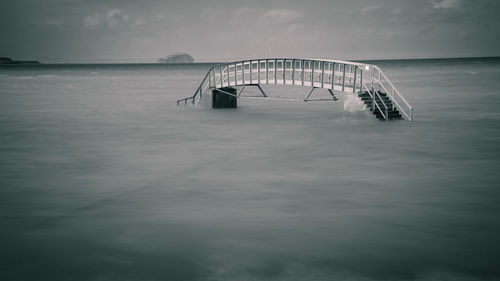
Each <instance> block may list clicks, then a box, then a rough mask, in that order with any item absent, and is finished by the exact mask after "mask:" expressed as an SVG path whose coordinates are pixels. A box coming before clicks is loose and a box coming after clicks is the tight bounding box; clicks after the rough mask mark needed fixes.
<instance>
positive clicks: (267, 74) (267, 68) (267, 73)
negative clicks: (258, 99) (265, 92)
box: [266, 59, 269, 84]
mask: <svg viewBox="0 0 500 281" xmlns="http://www.w3.org/2000/svg"><path fill="white" fill-rule="evenodd" d="M266 84H269V60H268V59H266Z"/></svg>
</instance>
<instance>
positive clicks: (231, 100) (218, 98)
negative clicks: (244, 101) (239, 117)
mask: <svg viewBox="0 0 500 281" xmlns="http://www.w3.org/2000/svg"><path fill="white" fill-rule="evenodd" d="M227 93H229V94H230V95H228V94H227ZM236 94H237V89H235V88H231V87H224V88H220V89H213V90H212V108H236V107H237V106H238V102H237V98H236Z"/></svg>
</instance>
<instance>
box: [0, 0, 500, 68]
mask: <svg viewBox="0 0 500 281" xmlns="http://www.w3.org/2000/svg"><path fill="white" fill-rule="evenodd" d="M499 11H500V1H497V0H345V1H335V0H288V1H285V0H265V1H264V0H262V1H260V0H253V1H251V0H246V1H245V0H217V1H216V0H204V1H202V0H199V1H191V0H163V1H162V0H142V1H137V0H121V1H120V0H44V1H40V0H2V3H1V9H0V38H1V39H0V40H1V41H0V42H1V43H0V56H6V57H12V58H16V59H38V60H41V61H43V62H56V61H57V62H61V61H68V62H71V61H74V62H76V61H99V60H103V59H104V60H106V61H110V60H117V61H120V60H122V61H156V59H157V58H159V57H162V56H166V55H168V54H171V53H174V52H186V53H189V54H191V55H192V56H193V57H194V58H195V60H196V61H225V60H233V59H239V58H250V57H285V56H286V57H318V58H337V59H353V58H355V59H356V58H357V59H369V58H413V57H457V56H458V57H462V56H498V55H500V17H499Z"/></svg>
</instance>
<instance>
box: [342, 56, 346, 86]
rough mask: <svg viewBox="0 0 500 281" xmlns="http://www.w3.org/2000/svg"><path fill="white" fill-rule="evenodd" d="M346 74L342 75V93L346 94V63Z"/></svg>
mask: <svg viewBox="0 0 500 281" xmlns="http://www.w3.org/2000/svg"><path fill="white" fill-rule="evenodd" d="M343 72H344V73H343V74H342V92H344V89H345V63H344V71H343Z"/></svg>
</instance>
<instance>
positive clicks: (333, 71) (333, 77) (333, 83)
mask: <svg viewBox="0 0 500 281" xmlns="http://www.w3.org/2000/svg"><path fill="white" fill-rule="evenodd" d="M336 66H337V65H336V64H335V63H333V65H332V90H335V68H336Z"/></svg>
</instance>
